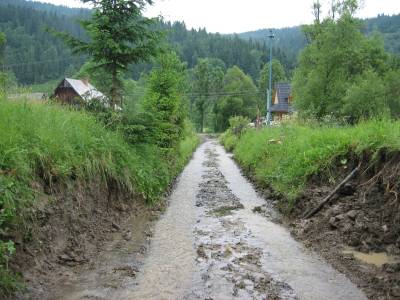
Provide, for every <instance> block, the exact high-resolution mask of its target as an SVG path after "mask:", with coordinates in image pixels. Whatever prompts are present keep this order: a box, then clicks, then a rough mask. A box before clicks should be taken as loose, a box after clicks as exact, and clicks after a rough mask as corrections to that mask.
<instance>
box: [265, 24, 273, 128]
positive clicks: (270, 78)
mask: <svg viewBox="0 0 400 300" xmlns="http://www.w3.org/2000/svg"><path fill="white" fill-rule="evenodd" d="M268 38H269V41H270V42H269V87H268V98H267V124H268V126H269V125H271V121H272V114H271V106H272V42H273V39H274V38H275V35H274V33H273V32H272V29H270V30H269V36H268Z"/></svg>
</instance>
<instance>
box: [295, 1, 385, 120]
mask: <svg viewBox="0 0 400 300" xmlns="http://www.w3.org/2000/svg"><path fill="white" fill-rule="evenodd" d="M339 12H340V14H339V18H338V19H337V20H333V19H332V18H327V19H325V20H324V21H323V22H322V23H320V24H319V23H317V22H316V23H315V24H314V25H312V26H311V27H309V28H307V29H308V32H311V33H312V34H310V35H309V37H310V44H309V45H308V46H307V47H306V48H305V49H304V50H303V52H302V53H301V55H300V58H299V66H298V68H297V69H296V71H295V75H294V79H293V93H294V104H295V106H296V107H297V109H298V110H299V112H300V114H302V115H307V116H312V117H315V118H317V119H321V118H323V117H324V116H326V115H332V116H334V117H343V113H344V111H343V106H344V98H345V96H346V95H347V94H348V89H349V88H351V87H352V86H353V84H355V83H356V82H357V81H358V80H359V78H360V76H362V75H363V74H364V73H365V72H368V71H373V72H374V73H376V74H378V75H379V76H382V75H383V74H384V73H385V72H386V70H387V68H388V64H387V62H388V55H387V54H386V53H385V51H384V47H383V42H382V41H381V40H380V39H379V38H378V37H371V38H369V37H365V36H364V35H363V33H362V32H361V31H360V22H359V21H358V20H356V19H355V18H354V17H353V14H354V1H352V0H349V1H343V2H341V6H340V10H339Z"/></svg>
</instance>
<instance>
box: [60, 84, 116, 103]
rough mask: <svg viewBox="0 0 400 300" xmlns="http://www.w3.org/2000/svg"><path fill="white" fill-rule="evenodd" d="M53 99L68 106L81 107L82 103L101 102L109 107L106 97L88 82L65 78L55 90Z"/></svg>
mask: <svg viewBox="0 0 400 300" xmlns="http://www.w3.org/2000/svg"><path fill="white" fill-rule="evenodd" d="M53 97H54V98H56V99H58V101H59V102H61V103H62V104H67V105H79V104H82V101H83V102H89V101H92V100H97V101H101V102H102V103H103V104H104V105H106V106H107V105H108V104H107V103H108V101H107V98H106V96H104V95H103V94H102V93H101V92H100V91H98V90H97V89H96V88H95V87H94V86H93V85H91V84H90V83H89V81H87V80H78V79H72V78H65V79H63V80H62V81H61V82H60V84H59V85H58V86H57V87H56V89H55V90H54V95H53Z"/></svg>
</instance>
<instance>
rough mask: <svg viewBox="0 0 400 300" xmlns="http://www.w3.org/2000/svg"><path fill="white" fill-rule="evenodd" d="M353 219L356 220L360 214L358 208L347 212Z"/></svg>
mask: <svg viewBox="0 0 400 300" xmlns="http://www.w3.org/2000/svg"><path fill="white" fill-rule="evenodd" d="M346 215H347V216H348V217H349V218H350V219H351V220H355V219H356V217H357V215H358V211H357V210H354V209H353V210H350V211H349V212H348V213H347V214H346Z"/></svg>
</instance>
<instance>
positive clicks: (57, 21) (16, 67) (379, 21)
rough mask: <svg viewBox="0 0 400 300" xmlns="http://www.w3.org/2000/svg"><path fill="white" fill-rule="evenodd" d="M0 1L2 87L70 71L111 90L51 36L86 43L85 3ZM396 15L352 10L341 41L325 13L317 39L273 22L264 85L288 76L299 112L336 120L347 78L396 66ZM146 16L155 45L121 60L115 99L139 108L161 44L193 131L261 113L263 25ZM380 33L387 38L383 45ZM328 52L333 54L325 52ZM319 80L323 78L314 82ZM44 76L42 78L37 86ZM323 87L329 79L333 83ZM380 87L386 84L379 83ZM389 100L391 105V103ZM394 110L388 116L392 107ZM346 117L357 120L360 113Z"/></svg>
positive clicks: (84, 59)
mask: <svg viewBox="0 0 400 300" xmlns="http://www.w3.org/2000/svg"><path fill="white" fill-rule="evenodd" d="M0 6H1V8H2V9H1V10H0V31H2V32H4V34H5V40H6V42H5V43H4V45H3V59H2V64H3V66H4V69H5V70H7V72H8V77H7V78H8V79H7V80H8V81H7V82H8V83H7V84H8V85H9V86H11V85H14V86H15V85H20V86H21V85H35V87H34V90H35V91H40V92H47V93H51V92H52V90H54V87H55V85H56V84H57V81H58V80H60V79H61V78H62V77H65V76H70V77H74V78H90V80H91V82H92V83H93V84H94V85H95V86H96V87H98V89H99V90H101V91H102V92H103V93H104V94H106V95H108V96H111V95H113V94H115V92H116V89H117V86H115V85H114V90H110V88H109V87H110V86H113V83H115V82H116V79H117V77H119V75H118V74H117V73H114V74H113V75H112V76H111V74H110V72H109V70H106V69H104V68H97V66H96V61H94V60H93V59H90V58H89V57H88V56H87V53H86V54H85V53H83V52H82V53H80V54H77V53H75V54H73V53H72V52H73V51H72V50H71V49H70V47H66V46H65V40H64V41H63V39H62V38H61V39H60V38H59V37H60V36H56V35H57V34H55V32H63V35H64V37H65V35H67V36H70V37H69V39H71V38H73V39H78V40H82V41H83V42H88V41H90V40H91V39H90V37H88V36H87V30H86V31H85V30H84V28H83V27H84V26H83V27H82V25H84V23H82V24H80V23H79V22H78V19H83V20H88V19H91V18H92V17H93V14H92V13H93V12H92V11H91V10H87V9H72V8H67V7H62V6H54V5H50V4H42V3H36V2H30V1H28V2H27V1H24V0H17V1H11V0H6V1H3V2H1V4H0ZM28 16H29V17H28ZM399 20H400V18H399V16H393V17H388V16H383V15H382V16H378V17H377V18H375V19H369V20H365V21H362V22H361V21H360V20H357V19H355V18H352V19H351V22H350V23H349V24H351V26H350V29H349V28H344V29H343V30H347V31H350V32H352V34H353V36H351V37H350V38H349V39H348V40H347V42H346V43H347V44H343V43H338V42H337V41H338V33H337V32H335V30H339V29H340V28H341V27H340V26H339V25H341V23H340V22H339V20H336V19H329V18H328V19H326V20H324V21H323V22H321V24H320V25H318V24H314V25H313V26H315V27H316V28H320V29H318V30H321V32H322V33H323V34H322V35H321V37H319V39H316V33H317V32H318V31H316V29H313V30H314V31H315V32H312V31H311V32H310V28H312V27H310V26H311V25H307V26H303V27H294V28H285V29H278V30H276V32H275V34H276V39H275V40H274V47H273V55H274V60H273V63H272V70H273V81H272V84H273V85H274V84H275V83H277V82H282V81H291V82H293V85H294V94H295V95H296V94H297V95H299V98H301V99H300V100H299V101H297V103H296V106H297V109H300V110H301V111H300V112H301V113H305V112H308V115H311V116H313V117H317V118H319V119H321V118H324V117H325V116H326V115H330V114H334V115H335V118H338V117H342V116H346V117H347V116H348V114H349V110H351V109H353V108H354V107H351V106H349V108H347V109H346V110H347V111H343V112H340V111H339V110H338V109H337V107H336V106H338V105H339V106H340V103H341V102H343V101H344V100H343V99H344V98H345V97H348V98H349V97H350V96H351V95H347V94H348V93H349V92H350V91H352V90H351V89H350V88H351V86H349V85H351V84H353V85H354V91H353V92H354V93H356V92H357V89H356V88H357V86H358V85H359V84H360V82H363V80H365V81H366V83H363V84H365V85H367V84H368V82H370V81H371V80H374V79H377V80H378V79H379V80H378V81H379V82H380V81H384V79H385V76H386V74H389V73H390V72H388V71H390V70H392V69H395V68H396V65H397V64H398V57H397V56H396V54H393V53H391V52H390V51H388V48H389V49H392V50H393V52H396V51H395V50H396V49H397V48H396V47H397V46H396V45H397V41H398V39H396V36H397V34H398V33H399V32H400V30H399ZM146 22H147V21H146ZM148 22H150V23H149V28H151V30H152V31H154V33H157V34H156V35H158V34H160V36H159V37H160V40H159V41H158V42H157V43H158V44H159V45H160V49H159V50H160V51H161V52H159V53H158V54H154V55H153V57H148V58H146V59H139V60H135V61H134V63H131V64H127V65H126V70H125V69H124V72H122V73H121V74H123V75H121V76H122V77H121V97H122V99H121V100H119V101H120V102H121V103H124V106H125V107H126V109H127V110H128V111H130V112H131V113H132V114H133V115H136V114H137V113H138V111H140V107H141V105H142V104H143V101H144V99H145V98H146V96H147V92H148V89H149V84H150V83H149V81H151V72H152V71H153V70H154V68H158V67H160V66H161V65H162V63H163V62H162V61H160V59H159V56H160V54H162V53H165V51H166V52H167V53H169V52H171V51H172V52H173V53H174V55H176V56H177V57H176V58H174V59H177V60H178V61H179V63H178V65H180V62H182V64H183V66H184V67H183V68H184V69H185V71H184V75H182V76H183V77H185V80H183V82H184V84H183V85H182V86H181V89H180V90H181V92H182V96H183V97H184V103H185V105H187V107H188V108H189V109H188V112H189V116H190V119H191V120H192V122H193V123H194V124H195V125H196V128H197V130H199V131H201V132H203V131H223V130H225V129H226V128H228V126H229V119H230V117H232V116H243V117H246V118H248V119H249V120H254V119H255V118H256V116H262V115H264V114H265V113H266V98H267V97H266V96H267V87H268V78H269V63H268V60H269V46H270V45H269V44H268V43H269V42H270V41H267V40H263V39H262V38H263V37H265V35H264V33H265V32H264V31H262V30H260V31H257V32H254V33H244V34H241V35H221V34H211V33H208V32H207V31H206V30H205V29H197V30H195V29H191V30H188V29H187V28H186V25H185V24H184V23H182V22H173V23H171V22H166V21H164V20H162V19H154V20H148ZM150 24H151V25H150ZM317 25H318V26H317ZM335 28H337V29H335ZM378 31H380V32H382V33H379V34H378V36H377V35H375V34H372V33H373V32H378ZM325 35H327V36H325ZM329 36H330V37H329ZM380 36H382V37H383V40H385V41H386V40H388V41H389V42H387V43H386V44H384V43H383V41H382V40H381V39H382V38H381V37H380ZM121 38H123V37H121ZM341 39H342V38H339V40H341ZM316 41H318V42H316ZM322 41H324V43H325V44H324V43H322ZM390 41H391V42H390ZM79 43H80V42H79ZM315 43H318V45H319V46H318V47H322V48H321V49H319V50H318V49H315V50H313V51H314V53H313V54H312V55H311V56H310V57H308V56H307V55H308V52H309V51H311V50H310V49H313V47H314V44H315ZM339 44H340V45H342V44H343V45H342V48H341V49H337V47H338V45H339ZM384 46H385V49H384V48H383V47H384ZM161 48H162V49H161ZM335 49H336V50H338V51H337V52H333V53H331V52H332V51H336V50H335ZM344 49H349V51H350V52H349V53H347V54H346V53H345V52H343V51H344ZM342 50H343V51H342ZM385 50H386V51H388V52H387V53H386V52H385ZM374 51H375V52H374ZM75 52H77V51H75ZM89 52H90V51H89ZM329 53H331V54H332V55H331V56H329V55H328V54H329ZM317 54H318V55H317ZM346 55H347V56H346ZM161 56H162V55H161ZM332 57H333V58H334V59H333V58H332ZM351 60H355V61H364V63H363V64H361V65H360V66H359V68H360V69H357V70H354V69H351V68H350V67H349V68H347V67H346V68H347V69H346V68H345V69H342V67H343V66H346V63H345V62H346V61H351ZM311 61H314V64H313V66H318V68H316V67H313V68H311V69H310V68H309V67H310V66H309V64H310V62H311ZM337 61H343V66H340V65H337V64H335V65H334V66H335V68H333V67H332V66H330V65H331V64H332V63H335V62H337ZM307 68H308V69H307ZM95 69H96V70H95ZM319 69H320V70H319ZM94 70H95V71H94ZM376 70H379V72H376ZM114 71H115V70H114ZM311 71H312V72H311ZM367 71H369V73H368V72H367ZM327 72H328V73H327ZM335 72H337V74H335ZM314 73H315V74H314ZM326 73H327V74H326ZM310 74H311V75H312V76H315V79H316V81H315V82H310V81H309V80H308V79H309V78H310V76H311V75H310ZM338 74H342V75H341V76H339V75H338ZM344 74H346V75H344ZM368 76H369V77H368ZM374 76H375V77H374ZM387 76H388V77H387V78H386V79H388V82H391V83H392V85H391V86H390V87H386V89H390V88H392V87H393V86H394V84H395V82H396V81H395V80H394V78H395V75H394V74H392V73H390V75H387ZM331 77H332V78H331ZM324 78H326V80H325V82H322V81H323V80H322V79H324ZM317 79H318V80H317ZM377 80H376V81H377ZM49 81H50V83H49V84H47V85H46V86H43V85H40V86H38V85H37V84H38V83H46V82H49ZM7 84H6V85H7ZM324 86H325V88H323V87H324ZM331 86H334V87H335V89H334V90H332V91H331V90H330V89H331ZM9 90H10V89H9ZM383 90H385V87H384V84H383V83H382V91H383ZM382 91H380V92H382ZM373 94H374V93H371V94H370V95H373ZM321 97H322V98H324V97H325V98H324V99H325V100H324V101H325V102H326V103H328V102H332V103H336V104H335V105H336V106H335V105H334V104H332V107H328V108H327V107H325V106H324V107H319V106H320V103H319V101H320V99H322V98H321ZM353 97H356V96H353ZM114 98H116V95H114ZM307 101H308V102H307ZM393 105H394V106H393ZM393 105H392V107H395V106H396V104H393ZM381 107H382V106H381ZM395 111H396V112H395V114H397V109H395ZM360 114H361V115H366V114H369V111H368V112H365V111H362V112H360ZM354 118H356V119H357V118H359V115H357V116H354ZM136 121H137V122H139V123H140V126H142V127H141V128H146V127H147V126H149V124H147V123H146V122H147V121H146V118H142V117H141V118H138V119H137V120H136ZM136 121H135V122H136ZM136 129H137V128H136Z"/></svg>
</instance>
